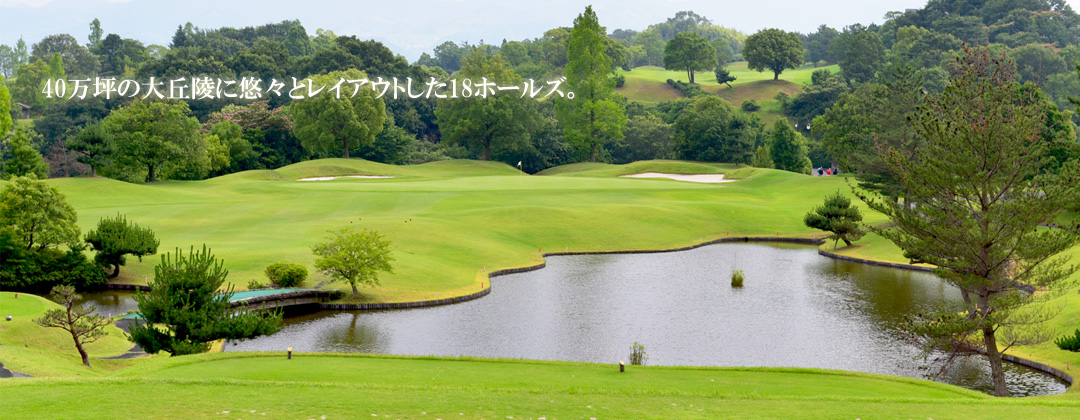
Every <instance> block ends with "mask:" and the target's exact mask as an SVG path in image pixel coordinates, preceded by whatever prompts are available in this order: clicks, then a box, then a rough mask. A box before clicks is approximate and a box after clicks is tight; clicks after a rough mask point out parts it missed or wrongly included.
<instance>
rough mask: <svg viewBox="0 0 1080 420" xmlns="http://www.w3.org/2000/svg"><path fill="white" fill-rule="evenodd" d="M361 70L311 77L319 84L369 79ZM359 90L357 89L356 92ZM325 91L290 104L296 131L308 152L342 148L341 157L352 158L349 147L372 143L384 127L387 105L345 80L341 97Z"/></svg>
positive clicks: (362, 88)
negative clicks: (342, 80)
mask: <svg viewBox="0 0 1080 420" xmlns="http://www.w3.org/2000/svg"><path fill="white" fill-rule="evenodd" d="M366 78H367V75H366V74H364V73H363V72H361V71H359V70H355V69H352V70H348V71H335V72H331V73H329V74H325V75H317V76H312V77H311V83H314V84H315V85H316V86H334V85H335V84H336V83H337V82H338V81H339V80H341V79H344V80H360V79H366ZM354 90H358V92H354ZM336 96H337V95H336V94H333V93H330V92H325V93H323V94H322V95H316V96H315V97H314V98H307V99H304V100H302V101H294V102H293V103H292V105H290V106H289V110H290V111H291V112H290V114H291V115H292V118H293V121H294V122H295V126H294V128H293V134H295V135H296V138H298V139H300V143H301V144H303V146H304V149H306V150H308V151H309V152H311V153H313V154H316V155H321V156H329V155H330V152H331V151H333V150H335V149H338V148H340V149H339V150H341V156H342V157H344V158H349V155H350V154H349V152H350V150H355V149H359V148H363V147H368V146H371V143H372V142H374V141H375V135H376V134H379V132H380V131H382V128H383V120H385V119H386V105H385V104H384V103H383V101H382V99H380V98H378V97H377V96H376V95H375V91H373V90H372V89H369V88H366V87H359V88H358V87H354V86H353V84H349V83H344V84H342V86H341V93H340V96H341V97H340V98H339V97H336Z"/></svg>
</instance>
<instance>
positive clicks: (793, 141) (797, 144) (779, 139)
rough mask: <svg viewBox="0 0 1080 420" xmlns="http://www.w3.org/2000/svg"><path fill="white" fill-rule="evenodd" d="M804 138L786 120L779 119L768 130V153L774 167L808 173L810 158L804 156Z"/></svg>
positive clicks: (805, 150) (805, 151) (805, 148)
mask: <svg viewBox="0 0 1080 420" xmlns="http://www.w3.org/2000/svg"><path fill="white" fill-rule="evenodd" d="M806 153H807V147H806V140H805V139H803V136H802V135H801V134H799V133H796V132H795V129H794V128H791V124H788V122H787V120H785V119H782V118H781V119H779V120H776V122H775V123H773V126H772V130H769V154H771V155H772V159H773V166H774V167H776V169H783V170H785V171H791V172H798V173H801V174H806V173H810V158H808V157H807V156H806Z"/></svg>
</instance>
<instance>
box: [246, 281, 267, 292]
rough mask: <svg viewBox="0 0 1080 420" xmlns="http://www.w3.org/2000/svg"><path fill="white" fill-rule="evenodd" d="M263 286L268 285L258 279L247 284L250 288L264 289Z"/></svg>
mask: <svg viewBox="0 0 1080 420" xmlns="http://www.w3.org/2000/svg"><path fill="white" fill-rule="evenodd" d="M263 287H266V285H265V284H262V283H259V281H258V280H252V281H249V282H248V285H247V288H248V290H255V289H262V288H263Z"/></svg>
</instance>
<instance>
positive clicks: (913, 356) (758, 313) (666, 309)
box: [90, 244, 1066, 395]
mask: <svg viewBox="0 0 1080 420" xmlns="http://www.w3.org/2000/svg"><path fill="white" fill-rule="evenodd" d="M735 268H739V269H742V270H743V271H744V272H745V273H746V280H745V286H744V287H743V288H741V289H733V288H732V287H731V285H730V275H731V272H732V270H733V269H735ZM90 299H92V300H93V301H94V303H95V304H97V305H99V306H102V305H104V307H103V308H102V311H103V312H104V311H105V310H108V308H109V307H111V306H112V304H114V303H115V304H116V305H117V306H116V309H115V311H114V312H122V311H124V310H127V309H132V308H133V306H132V304H133V302H130V299H122V298H116V299H113V298H111V297H109V296H108V294H106V295H92V296H90ZM110 299H113V300H112V301H110ZM960 299H961V298H960V294H959V292H958V291H957V290H956V289H955V288H952V287H951V286H949V285H947V284H945V283H944V282H942V281H941V280H940V279H938V278H936V277H934V276H932V275H930V274H926V273H919V272H910V271H902V270H896V269H888V268H882V267H874V266H868V265H864V264H856V263H848V262H844V261H837V260H832V259H828V258H824V257H821V256H819V255H817V252H816V251H815V250H814V249H813V248H810V247H800V246H794V245H764V244H724V245H716V246H708V247H703V248H698V249H695V250H691V251H683V252H674V253H663V254H635V255H592V256H569V257H550V258H548V262H547V268H545V269H543V270H539V271H533V272H529V273H522V274H515V275H510V276H504V277H498V278H496V279H494V282H493V289H492V292H491V294H490V295H488V296H487V297H484V298H482V299H479V300H474V301H470V302H465V303H461V304H456V305H450V306H441V307H434V308H425V309H413V310H397V311H377V312H337V311H321V312H314V313H307V314H300V315H294V316H289V317H287V318H286V319H285V324H286V325H285V328H284V329H283V330H282V331H281V332H279V333H277V334H274V335H273V336H268V337H260V338H257V339H254V340H247V341H243V342H230V343H227V345H226V346H225V349H226V351H251V350H274V351H281V350H284V349H285V348H286V347H292V348H293V349H294V350H295V351H300V352H315V351H318V352H366V353H387V354H406V355H443V356H459V355H465V356H479V357H502V358H527V359H549V360H573V361H585V362H600V363H617V362H618V361H619V360H626V359H627V356H628V354H629V352H630V345H631V344H632V343H634V342H635V341H637V342H639V343H641V344H643V345H644V346H645V350H646V352H647V353H648V362H647V363H648V364H650V365H700V366H785V367H816V368H828V369H842V370H852V371H860V372H872V373H881V374H888V375H900V376H908V377H915V378H928V379H934V380H938V381H942V382H947V383H951V384H955V385H960V386H964V387H967V388H972V389H978V390H983V391H989V390H992V388H993V387H992V385H991V384H990V379H989V378H990V375H989V366H988V364H987V363H986V362H985V361H984V360H983V359H982V358H974V357H973V358H966V359H962V360H960V361H959V362H956V363H954V365H953V366H952V367H951V368H950V369H948V370H946V371H945V372H944V373H941V372H940V370H941V369H939V365H938V364H936V363H934V362H933V359H934V357H933V356H931V357H930V360H924V359H923V358H920V357H919V355H920V352H919V350H918V348H917V347H916V346H915V345H913V344H911V343H909V342H907V341H905V339H904V336H903V335H902V334H901V333H900V332H899V330H898V325H900V323H901V322H903V320H904V318H905V317H907V316H909V315H912V314H915V313H918V312H921V311H928V310H930V308H933V307H937V306H938V305H941V304H957V303H958V302H960ZM124 301H127V303H123V302H124ZM1008 382H1009V388H1010V390H1011V391H1012V392H1013V394H1014V395H1044V394H1054V393H1060V392H1064V391H1065V389H1066V385H1065V384H1063V383H1061V382H1060V381H1058V380H1056V379H1055V378H1053V377H1050V376H1049V375H1045V374H1042V373H1040V372H1037V371H1034V370H1031V369H1027V368H1024V367H1021V366H1017V365H1011V364H1010V365H1009V366H1008Z"/></svg>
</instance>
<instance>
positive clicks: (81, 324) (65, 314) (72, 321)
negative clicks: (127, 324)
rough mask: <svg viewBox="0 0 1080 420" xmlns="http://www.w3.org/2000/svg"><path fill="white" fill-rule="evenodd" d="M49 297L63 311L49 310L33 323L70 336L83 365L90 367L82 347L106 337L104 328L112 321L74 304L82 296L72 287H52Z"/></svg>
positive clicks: (84, 349) (88, 308)
mask: <svg viewBox="0 0 1080 420" xmlns="http://www.w3.org/2000/svg"><path fill="white" fill-rule="evenodd" d="M51 295H52V298H53V300H54V301H56V303H59V304H60V305H62V306H63V309H50V310H49V311H48V312H45V315H44V316H42V317H41V318H38V319H35V320H34V323H35V324H38V325H40V326H42V327H46V328H60V329H62V330H64V331H67V332H68V334H71V339H72V340H73V341H74V342H75V349H76V350H78V351H79V356H81V357H82V362H83V364H84V365H86V367H90V356H89V355H88V354H87V353H86V348H85V347H84V346H85V345H87V344H90V343H93V342H95V341H97V340H98V339H99V338H101V337H104V336H106V335H108V334H109V333H108V332H107V331H105V327H106V326H108V325H109V324H110V323H112V320H110V319H109V318H106V317H103V316H101V315H97V314H95V313H94V312H96V311H97V307H95V306H83V305H79V304H78V303H76V302H78V301H79V300H82V296H81V295H79V294H78V293H75V288H74V287H71V286H66V285H62V286H56V287H53V289H52V293H51Z"/></svg>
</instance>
